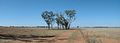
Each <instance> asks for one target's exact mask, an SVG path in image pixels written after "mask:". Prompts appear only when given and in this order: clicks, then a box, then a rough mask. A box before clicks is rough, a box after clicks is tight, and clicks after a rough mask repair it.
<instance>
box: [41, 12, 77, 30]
mask: <svg viewBox="0 0 120 43" xmlns="http://www.w3.org/2000/svg"><path fill="white" fill-rule="evenodd" d="M65 14H66V15H64V14H61V13H60V14H59V13H57V14H55V13H53V12H52V11H50V12H48V11H44V12H43V13H42V15H41V16H42V18H43V19H44V20H45V22H46V23H47V25H48V27H49V28H50V25H51V27H52V26H53V24H52V23H53V22H54V21H56V24H57V25H58V29H59V27H60V26H61V25H62V28H63V29H64V28H65V29H69V28H70V24H71V23H72V21H74V20H75V14H76V10H65ZM55 17H56V18H55Z"/></svg>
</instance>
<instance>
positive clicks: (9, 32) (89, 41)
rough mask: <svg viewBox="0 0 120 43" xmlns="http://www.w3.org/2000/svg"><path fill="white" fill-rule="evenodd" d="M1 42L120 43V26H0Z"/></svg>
mask: <svg viewBox="0 0 120 43" xmlns="http://www.w3.org/2000/svg"><path fill="white" fill-rule="evenodd" d="M0 43H120V28H80V29H71V30H57V29H51V30H48V29H37V28H35V29H30V28H8V27H0Z"/></svg>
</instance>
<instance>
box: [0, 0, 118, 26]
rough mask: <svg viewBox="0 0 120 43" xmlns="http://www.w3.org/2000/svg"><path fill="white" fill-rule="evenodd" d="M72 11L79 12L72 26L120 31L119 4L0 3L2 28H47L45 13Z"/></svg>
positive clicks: (96, 0)
mask: <svg viewBox="0 0 120 43" xmlns="http://www.w3.org/2000/svg"><path fill="white" fill-rule="evenodd" d="M69 9H75V10H76V11H77V12H76V13H77V14H76V20H75V21H74V22H73V23H72V26H80V27H86V26H89V27H91V26H112V27H120V0H0V26H44V25H45V26H47V24H46V22H45V21H44V19H43V18H42V17H41V14H42V12H43V11H46V10H47V11H53V12H55V13H57V12H64V10H69ZM54 25H55V24H54Z"/></svg>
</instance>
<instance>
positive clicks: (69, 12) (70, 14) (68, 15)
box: [65, 10, 76, 29]
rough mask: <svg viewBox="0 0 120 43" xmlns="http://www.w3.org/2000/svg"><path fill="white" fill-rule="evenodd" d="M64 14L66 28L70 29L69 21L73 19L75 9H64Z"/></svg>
mask: <svg viewBox="0 0 120 43" xmlns="http://www.w3.org/2000/svg"><path fill="white" fill-rule="evenodd" d="M65 14H66V15H67V21H68V29H70V25H71V23H72V22H73V21H74V20H75V14H76V10H65Z"/></svg>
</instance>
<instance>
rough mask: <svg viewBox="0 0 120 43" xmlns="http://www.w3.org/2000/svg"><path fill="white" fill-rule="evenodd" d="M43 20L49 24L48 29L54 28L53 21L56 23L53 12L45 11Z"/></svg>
mask: <svg viewBox="0 0 120 43" xmlns="http://www.w3.org/2000/svg"><path fill="white" fill-rule="evenodd" d="M41 16H42V18H43V19H44V20H45V22H46V23H47V25H48V29H50V26H51V28H52V26H53V25H52V23H53V21H54V16H55V15H54V14H53V12H52V11H50V12H49V11H44V12H42V15H41Z"/></svg>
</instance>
